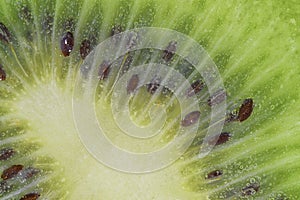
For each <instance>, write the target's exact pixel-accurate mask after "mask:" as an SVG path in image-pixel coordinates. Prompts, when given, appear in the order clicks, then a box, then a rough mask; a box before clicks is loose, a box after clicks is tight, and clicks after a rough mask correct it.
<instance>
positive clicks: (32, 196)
mask: <svg viewBox="0 0 300 200" xmlns="http://www.w3.org/2000/svg"><path fill="white" fill-rule="evenodd" d="M40 196H41V195H40V194H39V193H29V194H26V195H24V196H23V197H22V198H21V199H20V200H36V199H38V198H39V197H40Z"/></svg>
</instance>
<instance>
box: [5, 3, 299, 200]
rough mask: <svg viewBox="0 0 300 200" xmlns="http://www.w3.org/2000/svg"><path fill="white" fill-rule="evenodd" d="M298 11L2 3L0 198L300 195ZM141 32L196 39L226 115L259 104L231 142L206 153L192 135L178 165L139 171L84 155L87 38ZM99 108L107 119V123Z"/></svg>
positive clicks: (230, 128)
mask: <svg viewBox="0 0 300 200" xmlns="http://www.w3.org/2000/svg"><path fill="white" fill-rule="evenodd" d="M299 11H300V5H299V3H297V1H282V2H281V1H266V2H259V1H252V2H244V1H240V2H236V1H232V2H231V1H226V2H222V3H220V2H213V1H202V0H198V1H196V0H195V1H184V2H183V1H179V0H178V1H177V0H176V1H163V2H161V1H156V0H145V1H144V0H138V1H108V0H107V1H106V0H101V1H43V2H37V1H11V2H7V1H1V2H0V19H1V23H3V24H4V25H5V27H6V28H7V30H8V31H9V35H8V34H7V33H6V31H5V30H3V29H1V32H0V35H1V36H4V37H2V38H4V39H1V42H0V64H1V66H0V67H1V68H0V77H1V80H0V97H1V98H0V124H1V126H0V147H1V152H0V153H1V154H0V155H1V160H0V171H1V174H2V176H3V177H4V178H3V177H2V179H1V182H0V198H1V199H21V198H22V197H23V199H24V197H26V196H28V197H30V196H36V197H39V198H41V199H243V198H245V199H247V198H249V199H299V198H300V192H299V191H300V186H299V181H298V180H299V173H300V171H299V169H300V162H299V160H300V159H299V143H300V135H299V121H300V120H299V119H300V117H299V112H300V107H299V103H300V100H299V94H300V89H299V88H300V85H299V76H300V61H299V57H300V55H299V45H300V43H299V39H300V36H299V34H300V30H299V23H300V22H299V19H300V13H299ZM118 26H120V28H116V27H118ZM144 26H154V27H163V28H170V29H174V30H177V31H179V32H182V33H185V34H187V35H189V36H190V37H192V38H194V39H195V40H196V41H198V42H199V43H200V44H201V45H202V46H203V47H204V48H205V50H206V51H207V52H208V53H209V55H210V56H211V57H212V59H213V60H214V62H215V63H216V65H217V67H218V69H219V72H220V74H221V76H222V79H223V81H224V85H225V88H226V93H227V101H228V112H236V113H237V114H238V113H239V111H238V109H239V106H240V105H242V104H243V99H249V98H251V99H253V102H254V108H253V111H252V114H251V116H249V118H248V119H246V120H245V121H242V122H239V121H236V120H235V121H233V122H229V123H227V124H225V126H224V132H228V133H230V139H227V138H225V139H224V140H225V142H221V141H220V143H221V144H219V145H217V146H216V147H215V148H214V150H213V151H212V152H211V153H210V154H209V155H208V156H206V157H205V158H202V159H199V158H198V157H197V154H198V152H199V149H200V146H201V144H199V141H197V140H195V141H194V143H193V145H192V146H191V147H190V148H189V150H188V151H187V152H186V153H185V154H184V155H183V156H182V158H181V159H180V160H178V161H177V162H176V163H174V164H173V165H172V166H169V167H167V168H165V169H162V170H160V171H157V172H153V173H150V174H142V175H136V174H126V173H121V172H118V171H115V170H112V169H110V168H108V167H105V166H104V165H102V164H101V163H99V162H97V161H96V160H95V159H94V158H93V157H92V156H91V155H90V154H89V153H88V152H87V150H86V149H85V148H84V146H83V145H82V143H81V141H80V139H79V137H78V134H77V130H76V128H75V125H74V120H73V114H72V92H73V89H74V88H73V87H74V80H75V76H76V75H77V73H78V71H79V66H80V64H81V63H82V57H84V56H83V55H84V51H80V47H81V44H82V42H83V41H84V40H86V39H87V40H89V41H90V43H89V45H90V46H92V47H95V46H96V45H97V44H98V43H100V42H101V41H103V40H105V39H106V38H108V37H110V36H111V34H112V32H116V31H117V32H118V31H120V30H121V29H122V30H126V29H131V28H139V27H144ZM68 32H70V33H72V37H73V39H74V46H72V45H71V44H72V42H73V41H72V39H70V37H68V41H67V43H68V44H69V45H70V46H68V48H67V49H65V50H64V51H63V52H62V49H61V39H62V38H64V36H66V34H67V33H68ZM170 42H171V41H170ZM71 47H72V48H71ZM171 53H172V54H173V52H171ZM175 53H176V52H175ZM68 55H69V56H68ZM170 57H171V58H170ZM166 58H167V60H169V59H174V58H173V55H170V53H168V54H167V56H166ZM102 75H103V79H104V80H105V78H104V75H105V74H102ZM154 86H155V85H154ZM151 88H152V89H151V90H150V93H152V91H153V88H155V87H151ZM125 89H126V88H125ZM148 90H149V87H148ZM207 100H208V99H206V101H207ZM136 102H137V103H136V105H137V107H138V108H139V107H142V105H139V101H138V99H137V100H136ZM101 105H103V106H102V109H101V111H102V112H101V113H100V118H101V116H109V115H110V111H109V109H110V108H109V104H108V103H107V102H106V103H105V102H103V104H101ZM235 110H236V111H235ZM98 114H99V113H98ZM108 128H110V127H108ZM112 130H113V129H112ZM87 132H88V130H87ZM199 135H200V133H199ZM218 142H219V141H218ZM13 166H15V167H13ZM16 166H19V167H16ZM21 166H22V167H21ZM12 167H13V168H12ZM4 172H5V173H4ZM8 177H9V178H8ZM5 179H6V180H5Z"/></svg>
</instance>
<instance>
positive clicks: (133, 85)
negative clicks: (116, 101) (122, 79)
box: [127, 74, 140, 94]
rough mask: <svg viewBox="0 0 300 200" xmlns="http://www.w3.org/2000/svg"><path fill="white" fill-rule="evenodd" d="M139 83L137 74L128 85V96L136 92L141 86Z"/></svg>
mask: <svg viewBox="0 0 300 200" xmlns="http://www.w3.org/2000/svg"><path fill="white" fill-rule="evenodd" d="M139 81H140V79H139V76H138V75H137V74H134V75H132V77H131V78H130V80H129V81H128V84H127V94H131V93H133V92H134V91H135V90H136V88H137V86H138V84H139Z"/></svg>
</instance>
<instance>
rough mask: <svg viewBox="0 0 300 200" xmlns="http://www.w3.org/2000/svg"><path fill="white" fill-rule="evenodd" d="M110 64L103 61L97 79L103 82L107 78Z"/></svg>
mask: <svg viewBox="0 0 300 200" xmlns="http://www.w3.org/2000/svg"><path fill="white" fill-rule="evenodd" d="M110 67H111V64H110V63H109V62H108V61H103V62H102V63H101V65H100V67H99V72H98V77H99V79H100V80H104V79H106V78H107V77H108V74H109V72H110Z"/></svg>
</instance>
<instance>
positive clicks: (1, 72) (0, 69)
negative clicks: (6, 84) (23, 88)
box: [0, 64, 6, 81]
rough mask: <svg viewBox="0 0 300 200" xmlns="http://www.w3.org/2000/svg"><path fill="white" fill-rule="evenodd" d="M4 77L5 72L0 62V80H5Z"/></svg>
mask: <svg viewBox="0 0 300 200" xmlns="http://www.w3.org/2000/svg"><path fill="white" fill-rule="evenodd" d="M5 79H6V73H5V71H4V69H3V67H2V65H1V64H0V81H5Z"/></svg>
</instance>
